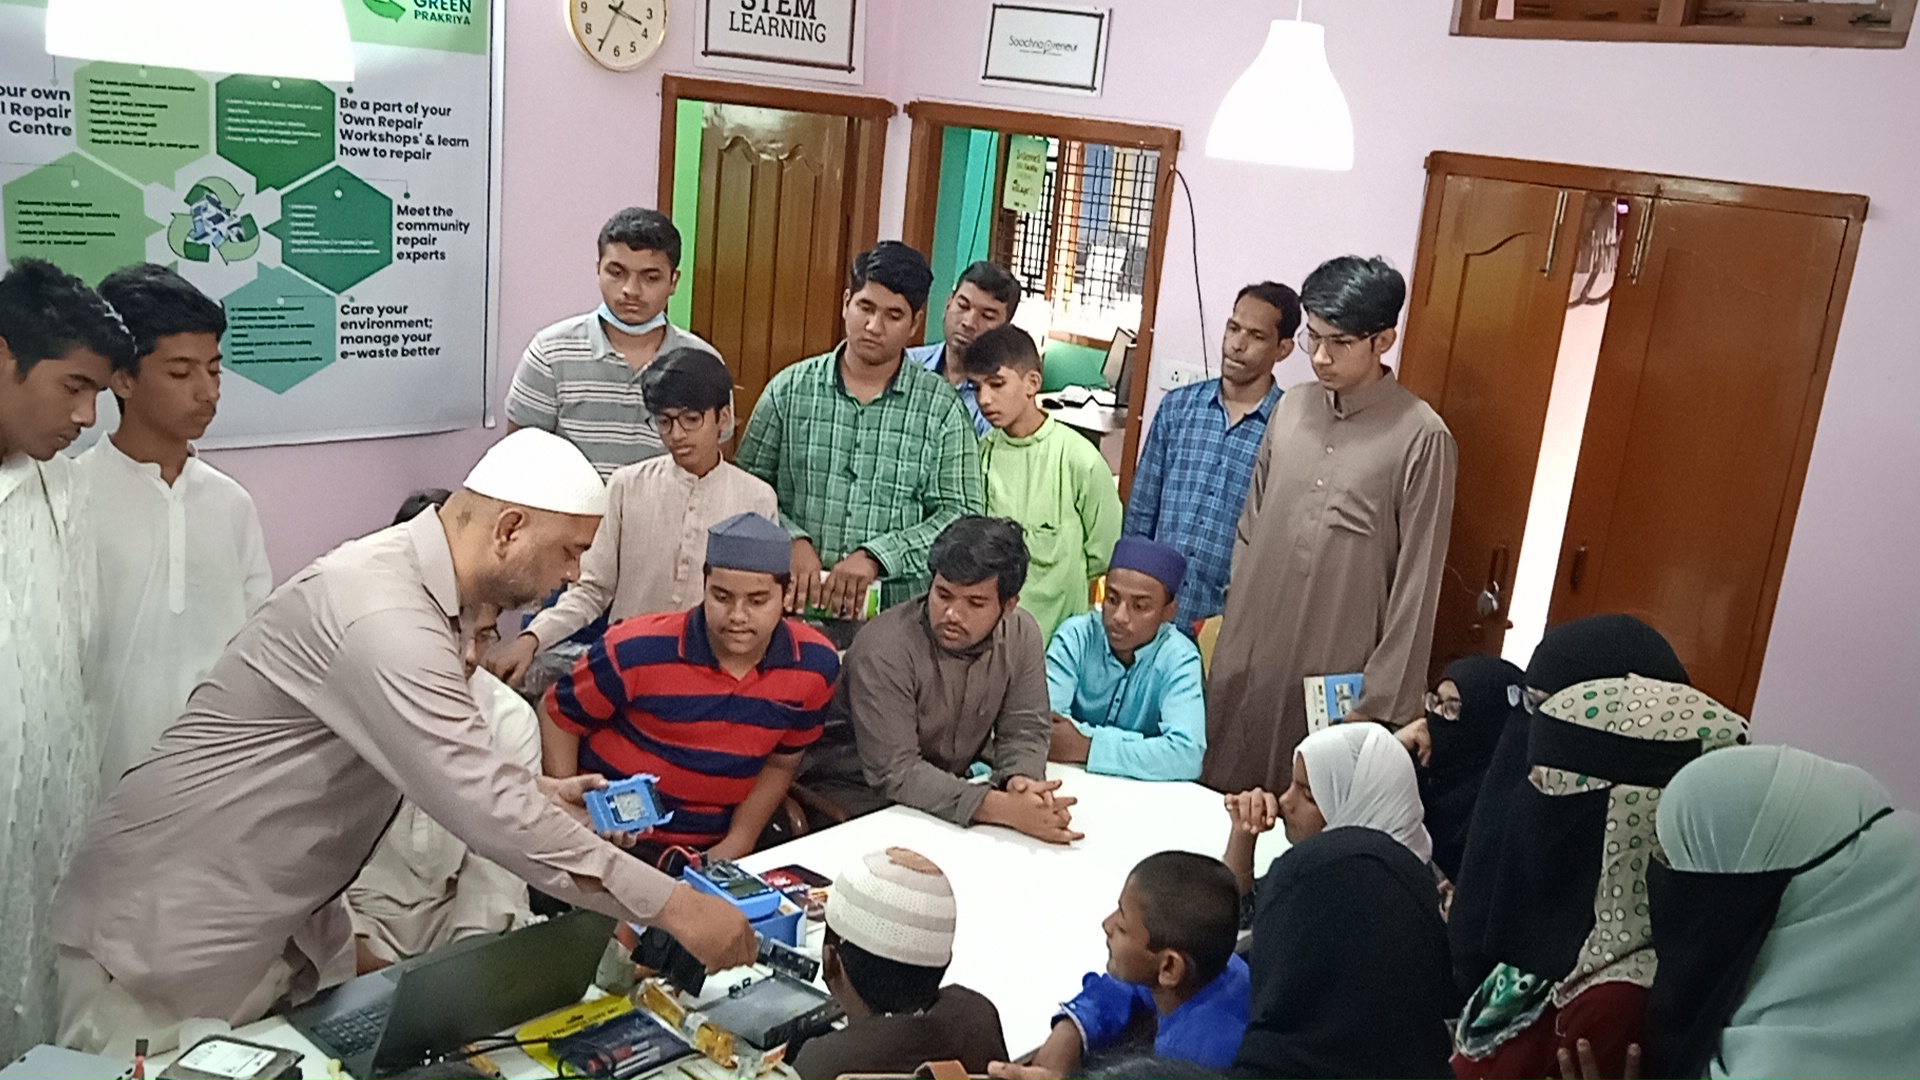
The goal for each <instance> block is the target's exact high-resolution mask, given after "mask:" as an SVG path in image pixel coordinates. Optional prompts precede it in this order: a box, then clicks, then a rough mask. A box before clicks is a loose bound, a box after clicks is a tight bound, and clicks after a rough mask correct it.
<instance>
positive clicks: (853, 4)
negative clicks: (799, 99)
mask: <svg viewBox="0 0 1920 1080" xmlns="http://www.w3.org/2000/svg"><path fill="white" fill-rule="evenodd" d="M698 2H699V29H698V35H699V37H698V41H697V43H696V47H695V49H694V54H693V58H694V62H695V63H697V64H699V65H700V66H701V67H710V68H720V69H723V70H726V71H750V72H755V73H758V74H762V75H784V76H786V77H788V78H797V79H824V80H826V81H828V82H841V83H859V82H861V81H862V78H863V77H862V74H861V69H862V67H863V66H864V63H863V62H864V60H865V56H866V49H867V41H866V38H867V27H866V23H867V18H866V16H867V13H866V5H865V4H863V3H862V2H861V0H698Z"/></svg>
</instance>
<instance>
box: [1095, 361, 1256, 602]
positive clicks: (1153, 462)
mask: <svg viewBox="0 0 1920 1080" xmlns="http://www.w3.org/2000/svg"><path fill="white" fill-rule="evenodd" d="M1279 403H1280V384H1279V383H1278V382H1275V383H1274V385H1273V386H1272V387H1270V388H1269V389H1268V390H1267V396H1266V397H1264V398H1261V399H1260V404H1259V405H1257V406H1255V407H1254V408H1253V409H1251V410H1249V411H1248V412H1247V414H1246V415H1245V416H1242V417H1241V418H1240V422H1239V423H1237V424H1234V425H1233V426H1231V427H1229V426H1227V408H1226V405H1225V404H1224V403H1222V402H1221V400H1220V380H1219V379H1208V380H1207V381H1206V382H1197V383H1193V384H1191V385H1188V386H1182V387H1179V388H1177V389H1174V390H1170V391H1168V392H1167V396H1166V397H1163V398H1161V399H1160V408H1159V409H1158V410H1157V411H1155V412H1154V414H1153V427H1152V428H1151V429H1150V430H1149V431H1148V432H1147V445H1146V448H1145V449H1143V450H1141V451H1140V463H1139V466H1138V467H1137V468H1136V469H1135V470H1134V473H1133V489H1132V490H1131V491H1130V492H1128V494H1127V516H1126V520H1125V523H1124V524H1123V525H1122V526H1121V532H1122V533H1124V534H1125V535H1127V536H1144V537H1146V538H1147V539H1149V540H1158V541H1159V542H1161V543H1163V544H1165V545H1167V546H1168V547H1171V548H1173V549H1175V550H1177V551H1178V552H1180V554H1182V555H1185V556H1186V557H1187V577H1186V580H1185V581H1183V582H1182V583H1181V585H1180V614H1179V615H1178V616H1177V618H1178V619H1179V625H1180V626H1181V627H1182V628H1191V627H1192V626H1193V624H1194V623H1196V622H1199V621H1200V620H1202V619H1205V618H1208V617H1210V616H1213V615H1218V614H1220V611H1221V608H1222V606H1223V605H1224V604H1225V602H1226V601H1225V596H1226V590H1227V574H1228V571H1230V570H1231V569H1232V568H1233V536H1234V528H1235V527H1236V526H1237V525H1238V524H1239V521H1240V510H1241V508H1242V507H1244V506H1245V505H1246V503H1247V489H1248V487H1250V486H1251V485H1252V483H1253V459H1254V455H1256V454H1258V453H1259V451H1260V441H1261V440H1262V439H1264V438H1265V437H1266V434H1267V420H1268V419H1269V418H1270V417H1272V416H1273V409H1274V406H1276V405H1278V404H1279Z"/></svg>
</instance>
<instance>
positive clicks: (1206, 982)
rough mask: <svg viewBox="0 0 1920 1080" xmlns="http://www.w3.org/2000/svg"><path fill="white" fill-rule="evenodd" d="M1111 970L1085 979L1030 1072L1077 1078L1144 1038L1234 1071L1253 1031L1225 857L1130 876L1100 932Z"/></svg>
mask: <svg viewBox="0 0 1920 1080" xmlns="http://www.w3.org/2000/svg"><path fill="white" fill-rule="evenodd" d="M1101 929H1103V930H1105V931H1106V933H1107V970H1106V972H1105V973H1098V972H1096V973H1091V974H1089V975H1087V976H1086V978H1085V979H1083V980H1082V981H1081V987H1080V993H1079V995H1078V996H1077V997H1075V998H1074V999H1073V1000H1072V1001H1069V1002H1066V1003H1065V1004H1064V1005H1062V1006H1061V1012H1060V1014H1059V1015H1058V1016H1056V1017H1054V1021H1053V1033H1052V1034H1051V1035H1049V1036H1048V1037H1047V1041H1046V1042H1045V1043H1043V1044H1042V1045H1041V1047H1040V1049H1039V1050H1037V1051H1035V1052H1034V1055H1033V1067H1032V1068H1033V1072H1034V1073H1036V1074H1044V1075H1051V1076H1078V1075H1081V1073H1080V1072H1079V1071H1078V1070H1079V1069H1080V1068H1081V1060H1082V1058H1083V1057H1086V1056H1088V1055H1092V1054H1097V1053H1099V1052H1101V1051H1104V1050H1108V1049H1112V1048H1114V1047H1117V1046H1118V1045H1120V1044H1121V1043H1122V1042H1123V1041H1126V1040H1128V1039H1129V1037H1131V1036H1134V1035H1135V1034H1136V1033H1138V1034H1139V1036H1140V1038H1142V1039H1143V1040H1144V1038H1145V1036H1146V1033H1148V1032H1151V1033H1152V1036H1153V1053H1154V1055H1155V1056H1157V1057H1160V1058H1163V1059H1175V1060H1181V1061H1189V1062H1192V1063H1194V1064H1195V1065H1200V1066H1203V1067H1205V1068H1208V1069H1213V1070H1224V1069H1226V1068H1227V1067H1228V1066H1230V1065H1232V1064H1233V1058H1234V1055H1235V1054H1236V1053H1237V1052H1238V1051H1239V1049H1240V1038H1241V1036H1242V1035H1244V1034H1245V1033H1246V1029H1247V1010H1248V1008H1249V1000H1250V996H1251V986H1250V983H1249V979H1248V974H1247V962H1246V961H1245V960H1242V959H1241V958H1240V957H1238V956H1235V955H1234V952H1233V946H1234V942H1235V939H1236V938H1237V937H1238V936H1239V929H1240V889H1239V886H1238V885H1236V884H1235V882H1234V877H1233V872H1232V871H1231V870H1228V869H1227V867H1226V865H1225V864H1224V863H1222V862H1220V861H1219V860H1218V859H1210V858H1208V857H1206V856H1205V855H1195V854H1192V853H1190V852H1185V851H1163V852H1160V853H1159V854H1157V855H1149V856H1148V857H1146V858H1145V859H1143V860H1141V861H1140V864H1139V865H1138V866H1135V867H1134V868H1133V873H1131V874H1129V875H1127V883H1126V885H1125V886H1124V887H1122V888H1121V890H1120V903H1119V906H1118V907H1117V908H1115V909H1114V912H1113V914H1111V915H1109V916H1107V918H1106V921H1105V922H1104V923H1102V924H1101Z"/></svg>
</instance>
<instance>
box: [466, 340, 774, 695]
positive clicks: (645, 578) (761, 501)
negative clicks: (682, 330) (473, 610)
mask: <svg viewBox="0 0 1920 1080" xmlns="http://www.w3.org/2000/svg"><path fill="white" fill-rule="evenodd" d="M640 390H641V394H642V396H643V398H644V399H645V401H646V405H647V412H648V413H649V414H650V415H651V416H652V418H653V424H654V428H655V429H656V430H657V431H658V432H659V433H660V440H661V442H663V443H664V444H666V448H667V452H666V454H665V455H663V456H661V457H654V458H648V459H646V460H645V461H640V462H636V463H635V464H632V465H624V466H622V467H620V468H619V469H617V470H615V472H614V474H613V479H612V480H611V481H610V482H609V483H608V485H607V516H606V517H605V518H604V519H602V521H601V522H600V531H599V532H598V533H595V534H594V537H593V546H592V547H590V548H588V549H587V553H586V554H585V555H584V556H582V557H581V559H580V580H579V581H577V582H575V583H574V584H573V586H572V587H571V588H569V589H568V590H567V591H566V592H564V593H562V594H560V599H559V600H558V601H556V602H555V603H554V605H553V606H552V607H550V608H548V609H546V610H545V611H542V612H541V613H540V614H538V615H536V616H534V619H533V621H532V622H531V623H529V624H528V625H527V628H526V630H524V631H522V632H521V634H520V636H519V638H518V639H516V640H515V641H514V642H513V644H511V645H509V646H507V647H506V648H505V649H504V650H502V651H501V653H500V655H498V656H497V657H495V658H494V659H493V660H492V661H491V662H490V663H489V664H488V665H487V666H488V669H489V670H490V671H492V672H493V673H494V674H495V675H498V676H499V677H500V678H501V680H502V681H504V682H506V683H507V684H508V685H510V686H518V685H519V684H520V681H521V679H522V677H523V676H524V675H525V674H526V671H527V668H528V666H529V665H531V664H532V663H533V658H534V655H535V654H536V653H538V652H539V651H540V650H541V649H548V648H552V647H553V646H554V645H555V644H557V643H559V642H562V641H565V640H567V639H568V638H570V637H573V636H574V635H576V634H578V633H579V632H580V631H581V630H582V629H584V628H587V627H590V626H592V625H593V624H594V623H595V621H596V620H598V619H599V618H600V617H601V616H602V615H605V616H606V617H607V621H608V622H609V623H616V622H619V621H621V620H622V619H630V618H633V617H634V616H635V615H651V614H655V613H657V612H663V611H685V610H686V609H688V608H690V607H692V606H693V605H695V604H697V603H699V602H700V598H701V596H702V595H703V592H702V590H703V588H704V586H703V583H702V579H701V574H700V567H701V565H702V563H703V561H704V559H705V554H706V547H707V530H708V529H710V528H712V527H713V526H715V525H717V524H719V523H720V522H722V521H725V520H726V519H728V518H730V517H732V516H734V515H735V514H744V513H753V514H759V515H760V516H762V517H765V518H777V516H778V515H779V512H780V507H779V503H778V501H777V500H776V499H775V497H774V493H773V488H772V487H771V486H770V485H768V484H767V482H766V481H764V480H761V479H760V478H758V477H756V476H753V475H752V474H750V473H748V472H746V471H745V470H743V469H741V468H739V467H737V466H735V465H734V464H733V463H731V462H729V461H726V460H725V459H723V458H722V456H721V453H720V443H721V441H722V438H723V435H724V432H726V430H727V429H729V428H731V427H732V426H733V407H732V406H731V405H730V404H729V400H730V395H732V393H733V376H732V375H731V374H730V373H729V372H728V371H727V366H726V365H725V364H723V363H721V362H720V358H719V357H718V356H715V355H714V354H712V353H710V352H707V351H705V350H703V349H675V350H674V351H672V352H670V353H667V354H666V355H664V356H662V357H660V358H659V359H658V360H655V361H654V362H653V364H652V365H650V366H649V367H648V368H647V370H646V372H645V373H644V374H643V375H642V376H641V378H640ZM596 636H597V635H596Z"/></svg>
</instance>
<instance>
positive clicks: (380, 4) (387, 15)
mask: <svg viewBox="0 0 1920 1080" xmlns="http://www.w3.org/2000/svg"><path fill="white" fill-rule="evenodd" d="M360 2H361V3H363V4H365V5H367V10H368V11H371V12H373V13H374V14H375V15H378V16H380V17H381V18H383V19H392V20H393V21H394V22H399V21H400V17H401V16H403V15H405V14H406V13H407V9H406V8H405V7H403V6H402V5H400V4H396V3H394V2H393V0H360Z"/></svg>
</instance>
